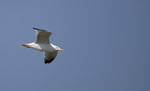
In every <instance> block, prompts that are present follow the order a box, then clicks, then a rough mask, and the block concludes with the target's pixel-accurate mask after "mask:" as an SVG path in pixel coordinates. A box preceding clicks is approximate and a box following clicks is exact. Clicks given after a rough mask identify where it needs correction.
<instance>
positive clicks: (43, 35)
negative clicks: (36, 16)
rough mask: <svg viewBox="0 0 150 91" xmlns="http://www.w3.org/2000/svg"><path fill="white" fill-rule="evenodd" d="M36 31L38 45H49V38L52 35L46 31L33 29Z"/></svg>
mask: <svg viewBox="0 0 150 91" xmlns="http://www.w3.org/2000/svg"><path fill="white" fill-rule="evenodd" d="M33 29H34V30H35V31H36V43H43V44H49V43H50V42H49V37H50V35H51V34H52V33H51V32H48V31H46V30H42V29H38V28H33Z"/></svg>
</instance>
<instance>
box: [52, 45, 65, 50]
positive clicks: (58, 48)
mask: <svg viewBox="0 0 150 91" xmlns="http://www.w3.org/2000/svg"><path fill="white" fill-rule="evenodd" d="M51 45H52V47H53V48H55V50H57V51H62V52H64V50H63V49H61V48H60V47H58V46H56V45H53V44H51Z"/></svg>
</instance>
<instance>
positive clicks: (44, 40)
mask: <svg viewBox="0 0 150 91" xmlns="http://www.w3.org/2000/svg"><path fill="white" fill-rule="evenodd" d="M33 29H34V30H35V32H36V42H33V43H28V44H21V45H22V46H24V47H27V48H33V49H36V50H39V51H42V52H44V61H45V62H44V63H45V64H49V63H51V62H52V61H53V60H54V59H55V57H56V56H57V52H58V51H64V50H63V49H61V48H60V47H58V46H56V45H54V44H52V43H50V41H49V37H50V36H51V34H52V33H51V32H48V31H46V30H42V29H38V28H33Z"/></svg>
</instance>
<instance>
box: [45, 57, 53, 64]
mask: <svg viewBox="0 0 150 91" xmlns="http://www.w3.org/2000/svg"><path fill="white" fill-rule="evenodd" d="M54 59H55V58H52V59H50V60H47V59H44V63H45V64H50V63H51V62H52V61H53V60H54Z"/></svg>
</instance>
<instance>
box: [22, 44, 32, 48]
mask: <svg viewBox="0 0 150 91" xmlns="http://www.w3.org/2000/svg"><path fill="white" fill-rule="evenodd" d="M21 46H24V47H27V48H30V46H29V45H25V44H21Z"/></svg>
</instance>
